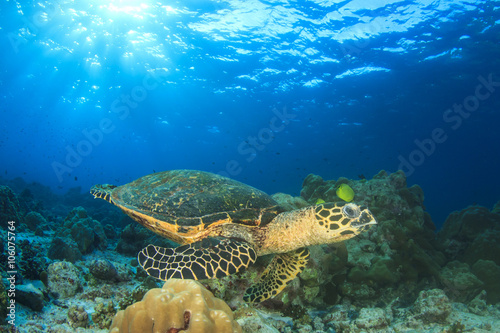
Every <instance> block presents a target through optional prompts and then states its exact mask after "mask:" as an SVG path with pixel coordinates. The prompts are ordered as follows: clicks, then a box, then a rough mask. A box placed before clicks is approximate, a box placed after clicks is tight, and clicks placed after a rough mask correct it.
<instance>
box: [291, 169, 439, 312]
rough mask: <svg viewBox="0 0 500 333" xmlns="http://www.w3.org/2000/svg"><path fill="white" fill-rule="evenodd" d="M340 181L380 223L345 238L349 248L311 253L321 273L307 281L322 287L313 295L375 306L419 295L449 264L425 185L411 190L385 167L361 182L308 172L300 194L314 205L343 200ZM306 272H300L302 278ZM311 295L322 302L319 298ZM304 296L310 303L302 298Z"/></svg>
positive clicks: (400, 176) (329, 300) (326, 248)
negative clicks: (425, 202)
mask: <svg viewBox="0 0 500 333" xmlns="http://www.w3.org/2000/svg"><path fill="white" fill-rule="evenodd" d="M341 184H347V185H349V186H350V187H351V188H352V189H353V190H354V193H355V196H354V201H355V202H356V203H358V204H364V205H367V206H368V207H369V208H370V210H371V211H372V212H373V213H374V215H375V216H376V218H377V221H378V225H377V226H376V227H373V228H371V229H370V230H369V231H368V232H367V233H364V234H362V235H360V236H358V237H355V238H353V239H351V240H349V241H347V242H345V247H346V250H342V251H340V252H338V251H337V252H335V253H334V252H333V251H332V246H322V247H321V251H316V252H312V255H311V257H312V260H311V264H310V266H309V267H311V266H312V267H313V268H314V269H316V270H318V271H319V274H318V275H317V276H318V278H317V279H316V282H315V283H311V282H310V283H309V284H315V285H316V286H319V291H317V292H315V294H317V295H322V296H320V297H323V300H322V302H323V303H324V304H325V303H326V304H335V303H336V302H338V301H339V300H341V299H343V300H344V301H347V300H348V301H350V302H353V303H354V304H364V305H368V304H370V305H372V306H374V305H376V304H377V303H379V302H384V303H388V302H390V300H391V299H393V298H394V297H398V296H400V295H401V296H404V297H408V298H409V299H408V301H412V300H414V299H416V297H417V294H418V291H419V290H418V287H417V285H419V284H423V283H428V282H431V281H434V280H435V279H436V278H437V277H438V276H439V272H440V268H441V266H443V265H444V264H445V262H446V260H445V257H444V255H443V254H442V253H441V252H440V251H439V250H438V249H437V244H436V243H435V241H434V229H435V227H434V224H433V223H432V220H431V218H430V216H429V215H428V214H427V213H426V212H425V211H424V210H423V199H424V195H423V191H422V189H421V188H420V187H418V186H416V185H414V186H411V187H410V188H407V187H406V178H405V176H404V173H403V172H400V171H399V172H396V173H393V174H387V173H386V172H385V171H381V172H379V173H378V174H377V175H376V176H375V177H373V179H371V180H366V179H362V180H359V181H353V180H349V179H346V178H339V179H338V180H336V181H332V180H329V181H324V180H323V179H322V178H321V177H319V176H316V175H309V176H307V177H306V178H305V180H304V184H303V189H302V191H301V195H302V197H303V198H304V199H305V200H307V201H308V202H309V203H310V204H314V203H315V202H316V201H317V200H318V199H322V200H325V201H334V202H335V201H341V200H342V199H340V198H338V197H337V195H336V188H338V186H339V185H341ZM325 258H327V259H325ZM308 276H310V274H306V275H305V276H304V278H303V277H302V274H301V276H300V279H301V281H302V280H304V279H308ZM402 281H404V283H402ZM304 282H306V281H304ZM306 284H307V283H306ZM298 294H299V295H300V294H301V293H300V292H298ZM327 295H328V296H327ZM312 298H314V300H315V302H316V304H315V306H319V305H320V304H318V303H317V302H318V297H312ZM282 299H283V298H282ZM301 300H302V302H304V301H306V303H305V304H310V303H309V301H308V300H306V299H305V298H304V297H303V296H301ZM332 300H333V303H332Z"/></svg>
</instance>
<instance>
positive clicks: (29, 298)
mask: <svg viewBox="0 0 500 333" xmlns="http://www.w3.org/2000/svg"><path fill="white" fill-rule="evenodd" d="M16 300H17V301H18V302H19V303H21V304H23V305H26V306H27V307H29V308H30V309H32V310H33V311H42V309H43V306H44V296H43V292H42V291H41V290H40V289H38V288H37V287H35V286H34V285H33V284H31V283H29V284H25V285H18V286H16Z"/></svg>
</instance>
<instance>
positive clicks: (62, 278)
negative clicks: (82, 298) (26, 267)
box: [48, 261, 81, 298]
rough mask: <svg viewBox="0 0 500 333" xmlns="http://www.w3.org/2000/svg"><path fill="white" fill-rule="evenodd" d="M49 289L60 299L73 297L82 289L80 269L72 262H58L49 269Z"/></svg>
mask: <svg viewBox="0 0 500 333" xmlns="http://www.w3.org/2000/svg"><path fill="white" fill-rule="evenodd" d="M48 284H49V285H48V288H49V291H50V292H51V293H52V294H53V295H57V296H58V297H62V298H64V297H71V296H74V295H76V293H77V291H78V290H79V289H80V288H81V284H80V277H79V273H78V269H77V268H76V267H75V266H74V265H73V264H72V263H70V262H67V261H56V262H54V263H52V264H50V265H49V267H48Z"/></svg>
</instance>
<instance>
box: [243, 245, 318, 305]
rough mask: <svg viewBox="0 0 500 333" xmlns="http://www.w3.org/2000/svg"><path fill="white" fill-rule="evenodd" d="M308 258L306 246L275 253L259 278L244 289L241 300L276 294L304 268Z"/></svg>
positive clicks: (268, 296) (252, 300)
mask: <svg viewBox="0 0 500 333" xmlns="http://www.w3.org/2000/svg"><path fill="white" fill-rule="evenodd" d="M308 260H309V250H308V249H307V248H300V249H297V250H295V251H290V252H287V253H280V254H276V255H275V256H274V258H273V260H272V261H271V263H270V264H269V266H267V268H266V269H265V271H264V272H263V273H262V275H261V276H260V280H259V281H258V282H257V283H256V284H254V285H252V286H251V287H250V288H248V289H247V290H246V291H245V295H244V296H243V300H244V301H245V302H248V303H253V302H262V301H265V300H266V299H268V298H271V297H273V296H276V295H278V294H279V293H280V292H281V291H282V290H283V289H285V287H286V285H287V284H288V283H289V282H290V281H292V280H293V279H294V278H295V277H296V276H297V274H299V273H300V272H302V271H303V270H304V268H305V267H306V264H307V261H308Z"/></svg>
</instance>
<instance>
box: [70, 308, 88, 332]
mask: <svg viewBox="0 0 500 333" xmlns="http://www.w3.org/2000/svg"><path fill="white" fill-rule="evenodd" d="M68 324H69V325H70V326H71V327H73V328H77V327H87V325H88V324H89V314H88V313H87V312H86V311H85V309H84V308H83V306H75V305H73V306H71V307H70V308H69V310H68Z"/></svg>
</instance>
